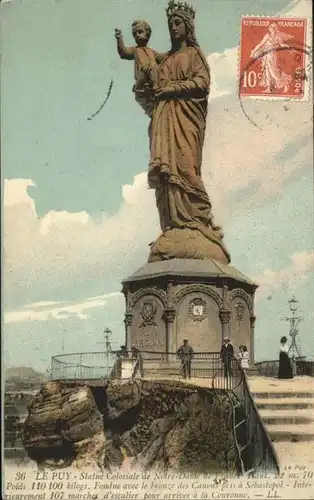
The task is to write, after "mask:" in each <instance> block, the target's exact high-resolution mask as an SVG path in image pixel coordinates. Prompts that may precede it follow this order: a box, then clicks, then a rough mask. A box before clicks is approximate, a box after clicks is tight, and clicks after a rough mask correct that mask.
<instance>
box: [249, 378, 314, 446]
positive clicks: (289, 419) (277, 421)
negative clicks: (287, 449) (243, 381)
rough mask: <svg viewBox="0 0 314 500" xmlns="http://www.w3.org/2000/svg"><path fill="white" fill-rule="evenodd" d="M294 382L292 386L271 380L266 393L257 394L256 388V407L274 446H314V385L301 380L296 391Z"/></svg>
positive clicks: (261, 391) (254, 395)
mask: <svg viewBox="0 0 314 500" xmlns="http://www.w3.org/2000/svg"><path fill="white" fill-rule="evenodd" d="M293 382H294V381H290V382H289V386H288V384H287V381H278V380H276V379H270V380H269V381H268V387H265V389H266V390H263V388H262V387H261V390H256V389H254V384H253V387H252V393H253V397H254V400H255V403H256V405H257V408H258V410H259V412H260V415H261V417H262V419H263V422H264V424H265V426H266V429H267V431H268V433H269V436H270V438H271V440H272V441H273V442H274V443H280V442H290V443H296V442H303V443H304V442H314V385H313V383H308V381H306V380H304V381H303V382H304V383H302V380H299V381H296V386H295V387H293ZM310 382H312V381H310ZM265 384H266V383H265ZM259 385H260V386H261V384H259ZM280 389H281V390H280ZM293 389H295V390H293ZM313 444H314V443H313ZM275 447H276V446H275Z"/></svg>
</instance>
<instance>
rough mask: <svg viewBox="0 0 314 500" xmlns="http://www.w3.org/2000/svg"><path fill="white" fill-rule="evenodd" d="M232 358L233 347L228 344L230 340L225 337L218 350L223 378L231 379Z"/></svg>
mask: <svg viewBox="0 0 314 500" xmlns="http://www.w3.org/2000/svg"><path fill="white" fill-rule="evenodd" d="M233 357H234V349H233V345H232V344H231V343H230V339H229V338H228V337H226V338H225V339H224V342H223V344H222V346H221V349H220V359H221V361H222V363H223V366H224V376H225V378H226V379H227V380H228V378H231V377H232V368H231V362H232V358H233Z"/></svg>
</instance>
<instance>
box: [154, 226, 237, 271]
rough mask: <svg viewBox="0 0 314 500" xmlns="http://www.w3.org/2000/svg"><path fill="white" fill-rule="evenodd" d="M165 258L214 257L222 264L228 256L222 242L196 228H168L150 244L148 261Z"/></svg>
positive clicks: (228, 260)
mask: <svg viewBox="0 0 314 500" xmlns="http://www.w3.org/2000/svg"><path fill="white" fill-rule="evenodd" d="M167 259H215V260H217V261H219V262H222V263H223V264H228V263H229V262H230V256H229V253H228V252H227V250H226V249H225V247H224V246H223V244H222V243H221V244H218V243H215V242H213V241H211V240H209V239H208V238H206V236H204V234H203V233H201V232H200V231H198V230H197V229H189V228H184V229H169V230H168V231H166V232H165V233H163V234H161V235H160V236H159V238H157V240H156V241H155V242H154V243H153V245H152V246H151V250H150V254H149V258H148V262H157V261H160V260H167Z"/></svg>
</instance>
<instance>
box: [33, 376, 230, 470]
mask: <svg viewBox="0 0 314 500" xmlns="http://www.w3.org/2000/svg"><path fill="white" fill-rule="evenodd" d="M24 446H25V449H26V451H27V453H28V455H29V457H30V458H32V459H33V460H36V462H37V463H38V464H39V465H42V464H44V463H46V464H49V465H50V466H53V465H54V466H55V467H60V466H61V465H65V464H72V465H76V466H77V467H79V468H81V467H86V466H98V467H100V468H112V467H121V466H122V467H123V466H124V464H125V462H128V464H131V466H132V467H139V468H141V469H158V470H166V469H176V470H190V471H191V470H193V471H204V470H207V471H208V470H212V471H221V470H234V469H235V467H236V465H235V464H236V458H235V457H236V453H235V447H234V440H233V432H232V422H231V406H230V403H229V400H228V398H227V397H226V396H224V395H221V396H217V394H214V393H213V392H212V391H211V390H206V389H201V388H193V387H189V386H187V385H184V384H180V383H179V382H170V381H168V382H166V381H163V382H158V381H138V380H134V379H133V380H124V381H123V380H112V381H108V382H107V384H106V386H105V387H97V388H95V387H88V386H85V385H83V384H73V383H71V384H70V383H69V384H67V383H65V382H62V383H61V382H49V383H46V384H45V385H44V386H43V387H42V389H41V391H40V393H39V394H37V396H36V397H35V398H34V400H33V402H32V404H31V405H30V407H29V415H28V417H27V419H26V421H25V425H24Z"/></svg>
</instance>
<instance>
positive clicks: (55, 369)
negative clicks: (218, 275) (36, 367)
mask: <svg viewBox="0 0 314 500" xmlns="http://www.w3.org/2000/svg"><path fill="white" fill-rule="evenodd" d="M126 358H128V359H133V360H134V373H133V377H136V376H137V377H138V376H142V377H144V378H170V379H183V378H186V379H195V378H197V379H202V381H203V383H202V385H205V386H206V385H207V386H208V387H211V385H212V380H213V379H214V378H215V387H216V389H218V388H220V389H226V388H231V387H233V386H234V385H235V384H238V383H239V381H240V371H239V370H240V369H239V365H238V363H236V364H234V361H232V369H230V370H229V368H228V367H227V369H226V366H225V365H224V364H223V363H222V362H221V359H220V353H219V352H195V353H194V354H193V357H192V358H191V359H189V358H188V357H185V358H183V359H182V358H180V357H179V356H178V355H177V353H175V352H156V351H141V352H140V359H139V360H138V359H137V358H134V357H133V353H132V352H131V351H128V352H126V353H124V355H123V357H122V356H121V353H120V352H119V351H112V352H111V353H109V355H108V353H105V352H90V353H86V352H85V353H75V354H61V355H59V356H54V357H53V358H52V366H51V378H52V380H97V379H103V378H107V377H108V378H109V377H110V378H120V377H121V362H122V359H126ZM230 363H231V361H230ZM230 368H231V366H230ZM206 381H207V382H208V383H207V384H206Z"/></svg>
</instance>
